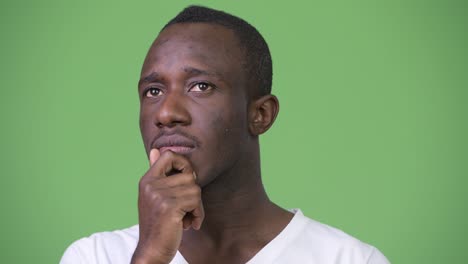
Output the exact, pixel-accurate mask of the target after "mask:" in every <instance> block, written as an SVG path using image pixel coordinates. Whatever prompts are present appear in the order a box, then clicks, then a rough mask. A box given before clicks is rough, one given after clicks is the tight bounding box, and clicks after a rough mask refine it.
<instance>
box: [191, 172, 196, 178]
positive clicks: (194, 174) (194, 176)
mask: <svg viewBox="0 0 468 264" xmlns="http://www.w3.org/2000/svg"><path fill="white" fill-rule="evenodd" d="M192 174H193V178H194V179H195V180H196V179H197V174H196V173H195V172H192Z"/></svg>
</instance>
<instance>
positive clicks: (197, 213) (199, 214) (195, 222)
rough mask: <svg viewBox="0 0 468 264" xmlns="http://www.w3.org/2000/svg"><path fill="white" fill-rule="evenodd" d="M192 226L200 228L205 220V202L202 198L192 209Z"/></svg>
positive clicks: (196, 228)
mask: <svg viewBox="0 0 468 264" xmlns="http://www.w3.org/2000/svg"><path fill="white" fill-rule="evenodd" d="M191 218H192V227H193V229H195V230H200V228H201V226H202V223H203V220H204V219H205V209H204V208H203V202H202V201H201V200H200V205H199V206H198V207H197V208H195V210H193V211H192V217H191Z"/></svg>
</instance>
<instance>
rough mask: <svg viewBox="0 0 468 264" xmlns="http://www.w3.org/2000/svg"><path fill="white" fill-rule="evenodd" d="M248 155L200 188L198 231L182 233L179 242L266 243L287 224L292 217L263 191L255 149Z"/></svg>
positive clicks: (258, 159)
mask: <svg viewBox="0 0 468 264" xmlns="http://www.w3.org/2000/svg"><path fill="white" fill-rule="evenodd" d="M250 153H255V155H245V156H244V158H243V159H242V160H240V161H239V162H237V165H236V166H234V167H233V168H231V169H230V170H229V171H228V172H227V173H224V174H223V175H219V177H217V178H216V179H215V180H214V181H213V182H211V183H210V184H208V185H207V186H205V187H204V188H203V191H202V200H203V206H204V210H205V219H204V221H203V224H202V228H201V229H200V230H199V231H194V230H189V231H186V232H184V239H183V240H185V241H187V242H188V241H189V240H190V241H192V239H193V241H198V242H200V241H206V242H207V243H209V244H212V245H216V247H220V248H223V247H224V248H227V247H232V246H236V245H246V244H248V243H249V242H252V243H257V244H261V243H263V241H266V243H268V242H269V241H270V240H271V239H272V238H274V236H276V235H277V234H278V233H279V232H280V231H281V230H282V229H283V228H284V226H285V225H286V224H287V223H288V222H289V220H290V219H291V217H292V215H291V214H290V213H288V212H287V211H285V210H284V209H281V208H280V207H278V206H277V205H275V204H274V203H272V202H271V201H270V200H269V198H268V196H267V194H266V192H265V189H264V187H263V183H262V180H261V175H260V156H259V150H258V147H257V151H255V150H254V151H251V152H250ZM252 240H255V241H252ZM264 244H265V243H264Z"/></svg>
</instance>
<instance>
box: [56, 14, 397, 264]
mask: <svg viewBox="0 0 468 264" xmlns="http://www.w3.org/2000/svg"><path fill="white" fill-rule="evenodd" d="M271 81H272V63H271V57H270V52H269V49H268V46H267V44H266V42H265V40H264V39H263V38H262V36H261V35H260V34H259V33H258V31H257V30H256V29H255V28H254V27H252V26H251V25H249V24H248V23H247V22H245V21H243V20H241V19H239V18H237V17H234V16H231V15H229V14H226V13H223V12H220V11H216V10H212V9H208V8H204V7H197V6H192V7H189V8H187V9H185V10H183V11H182V12H181V13H180V14H179V15H178V16H176V17H175V18H174V19H173V20H171V21H170V22H169V23H168V24H167V25H166V26H165V27H164V28H163V30H162V31H161V32H160V34H159V36H158V37H157V38H156V40H155V41H154V43H153V44H152V46H151V48H150V50H149V52H148V55H147V57H146V59H145V62H144V64H143V68H142V71H141V79H140V82H139V85H138V86H139V87H138V91H139V96H140V102H141V110H140V111H141V112H140V128H141V133H142V137H143V141H144V145H145V149H146V152H147V154H148V156H149V160H150V168H149V170H148V171H147V172H146V174H145V175H144V176H143V177H142V178H141V180H140V183H139V198H138V207H139V225H138V226H134V227H131V228H128V229H124V230H119V231H114V232H105V233H98V234H94V235H92V236H91V237H89V238H84V239H81V240H78V241H77V242H75V243H74V244H72V245H71V246H70V247H69V248H68V249H67V251H66V252H65V254H64V256H63V258H62V261H61V263H64V264H65V263H130V262H131V263H135V264H137V263H138V264H140V263H247V262H248V263H320V264H326V263H373V264H376V263H378V264H380V263H388V261H387V260H386V259H385V257H384V256H383V255H382V254H381V253H380V252H379V251H378V250H377V249H375V248H374V247H372V246H369V245H367V244H364V243H362V242H360V241H358V240H357V239H354V238H352V237H350V236H349V235H346V234H345V233H343V232H341V231H339V230H336V229H334V228H332V227H328V226H326V225H323V224H320V223H318V222H316V221H313V220H311V219H309V218H307V217H305V216H304V215H303V214H302V213H301V211H300V210H293V211H288V210H285V209H282V208H280V207H279V206H277V205H276V204H274V203H272V202H271V201H270V200H269V199H268V196H267V195H266V193H265V190H264V188H263V184H262V181H261V173H260V151H259V138H258V137H259V135H260V134H262V133H264V132H266V131H267V130H268V129H269V128H270V126H271V125H272V124H273V122H274V121H275V118H276V115H277V114H278V110H279V104H278V100H277V98H276V97H275V96H274V95H272V94H271V93H270V92H271Z"/></svg>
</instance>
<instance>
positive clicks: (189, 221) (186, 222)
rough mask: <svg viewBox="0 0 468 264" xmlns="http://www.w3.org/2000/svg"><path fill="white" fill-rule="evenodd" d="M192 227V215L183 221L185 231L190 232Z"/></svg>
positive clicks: (187, 215) (186, 216)
mask: <svg viewBox="0 0 468 264" xmlns="http://www.w3.org/2000/svg"><path fill="white" fill-rule="evenodd" d="M191 225H192V215H191V214H190V213H188V214H186V215H185V216H184V218H183V219H182V226H183V228H184V230H188V229H189V228H190V226H191Z"/></svg>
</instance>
